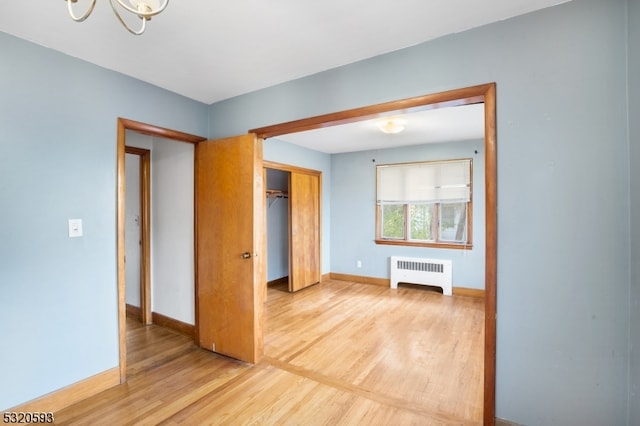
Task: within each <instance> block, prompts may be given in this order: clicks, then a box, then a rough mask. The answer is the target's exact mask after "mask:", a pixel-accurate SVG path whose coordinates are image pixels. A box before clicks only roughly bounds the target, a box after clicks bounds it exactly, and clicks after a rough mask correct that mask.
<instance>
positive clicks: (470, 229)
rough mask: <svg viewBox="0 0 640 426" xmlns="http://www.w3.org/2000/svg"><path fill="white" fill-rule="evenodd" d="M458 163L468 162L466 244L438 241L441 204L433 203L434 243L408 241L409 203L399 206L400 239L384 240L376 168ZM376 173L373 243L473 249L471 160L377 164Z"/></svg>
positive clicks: (381, 206) (457, 159) (376, 171)
mask: <svg viewBox="0 0 640 426" xmlns="http://www.w3.org/2000/svg"><path fill="white" fill-rule="evenodd" d="M449 161H451V162H456V161H458V162H460V161H469V201H468V202H467V218H466V221H467V241H466V242H461V243H457V242H453V241H440V240H439V237H440V236H439V233H440V210H441V209H440V205H441V204H443V203H442V202H436V203H433V205H434V220H435V225H434V226H433V228H434V234H435V240H434V241H425V240H411V239H409V234H410V226H411V223H410V218H409V205H410V204H412V203H411V202H406V203H402V204H400V205H402V206H403V208H404V235H403V237H402V239H400V238H384V237H382V208H383V206H384V204H380V203H378V187H379V182H378V167H381V166H403V165H406V166H416V165H422V164H433V163H442V162H449ZM375 173H376V200H375V210H376V213H375V214H376V231H375V243H376V244H381V245H396V246H411V247H432V248H441V249H458V250H470V249H472V248H473V159H472V158H456V159H447V160H428V161H416V162H410V163H390V164H379V165H376V167H375Z"/></svg>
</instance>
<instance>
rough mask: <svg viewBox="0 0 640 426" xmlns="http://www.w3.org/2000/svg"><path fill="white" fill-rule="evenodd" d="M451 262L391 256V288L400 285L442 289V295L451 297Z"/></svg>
mask: <svg viewBox="0 0 640 426" xmlns="http://www.w3.org/2000/svg"><path fill="white" fill-rule="evenodd" d="M452 263H453V262H452V261H451V260H442V259H424V258H418V257H400V256H391V288H398V283H399V282H403V283H408V284H422V285H430V286H434V287H442V294H444V295H445V296H451V294H452V284H451V269H452Z"/></svg>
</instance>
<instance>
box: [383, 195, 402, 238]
mask: <svg viewBox="0 0 640 426" xmlns="http://www.w3.org/2000/svg"><path fill="white" fill-rule="evenodd" d="M380 212H381V216H382V217H381V221H380V223H381V226H382V229H381V232H380V234H381V235H380V236H381V238H393V239H404V205H403V204H383V205H382V206H380Z"/></svg>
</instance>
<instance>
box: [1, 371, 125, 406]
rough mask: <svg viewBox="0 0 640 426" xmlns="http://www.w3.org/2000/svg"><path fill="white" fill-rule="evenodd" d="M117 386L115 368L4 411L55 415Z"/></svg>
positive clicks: (118, 381)
mask: <svg viewBox="0 0 640 426" xmlns="http://www.w3.org/2000/svg"><path fill="white" fill-rule="evenodd" d="M119 384H120V369H119V368H118V367H115V368H112V369H110V370H106V371H104V372H102V373H99V374H96V375H95V376H91V377H88V378H86V379H84V380H81V381H79V382H77V383H73V384H71V385H69V386H66V387H64V388H62V389H59V390H57V391H54V392H51V393H48V394H46V395H44V396H41V397H40V398H36V399H34V400H32V401H29V402H26V403H24V404H21V405H19V406H17V407H14V408H11V409H9V410H6V411H15V412H23V413H24V412H36V411H37V412H54V413H55V412H56V411H59V410H62V409H63V408H65V407H68V406H70V405H73V404H75V403H76V402H79V401H82V400H83V399H87V398H89V397H92V396H94V395H96V394H98V393H100V392H102V391H104V390H107V389H109V388H111V387H113V386H117V385H119Z"/></svg>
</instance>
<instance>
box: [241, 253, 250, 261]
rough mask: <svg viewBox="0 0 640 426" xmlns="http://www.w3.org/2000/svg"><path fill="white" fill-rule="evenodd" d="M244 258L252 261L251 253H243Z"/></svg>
mask: <svg viewBox="0 0 640 426" xmlns="http://www.w3.org/2000/svg"><path fill="white" fill-rule="evenodd" d="M242 258H243V259H251V253H249V252H248V251H245V252H244V253H242Z"/></svg>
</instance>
